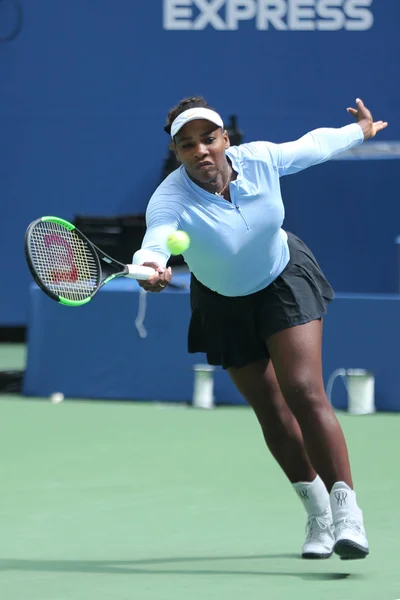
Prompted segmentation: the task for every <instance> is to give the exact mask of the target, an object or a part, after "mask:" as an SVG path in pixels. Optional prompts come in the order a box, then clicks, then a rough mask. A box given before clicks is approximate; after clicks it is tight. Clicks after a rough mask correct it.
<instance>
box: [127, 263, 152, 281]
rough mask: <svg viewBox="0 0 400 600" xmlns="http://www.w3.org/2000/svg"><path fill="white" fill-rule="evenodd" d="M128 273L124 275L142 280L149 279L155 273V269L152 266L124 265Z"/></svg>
mask: <svg viewBox="0 0 400 600" xmlns="http://www.w3.org/2000/svg"><path fill="white" fill-rule="evenodd" d="M126 268H127V269H128V273H127V274H126V277H129V278H130V279H140V280H142V281H144V280H146V279H149V278H150V277H152V276H153V275H154V274H155V270H154V269H152V267H142V266H140V265H126Z"/></svg>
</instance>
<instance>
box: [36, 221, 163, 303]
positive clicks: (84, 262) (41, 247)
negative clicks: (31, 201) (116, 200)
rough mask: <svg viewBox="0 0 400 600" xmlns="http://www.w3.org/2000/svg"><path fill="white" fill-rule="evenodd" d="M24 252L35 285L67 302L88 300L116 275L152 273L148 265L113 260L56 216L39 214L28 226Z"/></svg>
mask: <svg viewBox="0 0 400 600" xmlns="http://www.w3.org/2000/svg"><path fill="white" fill-rule="evenodd" d="M25 256H26V260H27V262H28V266H29V269H30V272H31V274H32V276H33V279H34V280H35V281H36V283H37V284H38V286H39V287H40V288H41V289H42V290H43V291H44V292H45V294H47V295H48V296H50V298H52V299H53V300H56V301H57V302H60V303H61V304H65V305H66V306H82V305H83V304H86V303H87V302H90V300H91V299H92V298H93V296H94V295H95V294H96V293H97V292H98V291H99V289H100V288H102V287H103V285H105V284H106V283H108V282H109V281H111V280H112V279H115V278H116V277H126V276H128V277H130V278H132V279H141V280H145V279H149V277H151V276H152V275H154V274H155V271H154V269H152V268H151V267H141V266H138V265H123V264H122V263H120V262H119V261H117V260H114V259H113V258H111V257H110V256H108V255H107V254H106V253H105V252H103V251H102V250H100V248H98V247H97V246H95V245H94V244H93V243H92V242H91V241H90V240H88V239H87V237H86V236H85V235H83V233H82V232H81V231H79V230H78V229H77V228H76V227H75V225H73V224H72V223H69V222H68V221H65V220H64V219H60V218H58V217H42V218H41V219H37V220H36V221H33V222H32V223H31V224H30V225H29V226H28V228H27V230H26V233H25ZM103 268H104V269H105V270H106V273H104V272H103ZM110 271H111V274H110Z"/></svg>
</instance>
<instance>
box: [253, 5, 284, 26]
mask: <svg viewBox="0 0 400 600" xmlns="http://www.w3.org/2000/svg"><path fill="white" fill-rule="evenodd" d="M286 11H287V6H286V2H285V1H284V0H274V1H270V0H259V2H258V13H257V20H256V27H257V29H261V30H264V29H269V23H271V25H272V27H274V29H278V30H280V31H284V30H285V29H287V25H286V23H285V21H284V20H283V19H284V17H285V16H286Z"/></svg>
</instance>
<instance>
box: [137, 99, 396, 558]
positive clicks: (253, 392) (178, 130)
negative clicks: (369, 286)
mask: <svg viewBox="0 0 400 600" xmlns="http://www.w3.org/2000/svg"><path fill="white" fill-rule="evenodd" d="M347 110H348V112H349V113H350V114H351V115H352V116H353V117H354V118H355V120H356V123H353V124H350V125H345V126H344V127H342V128H338V129H334V128H323V129H316V130H314V131H311V132H309V133H307V134H306V135H304V136H303V137H302V138H300V139H298V140H296V141H293V142H288V143H283V144H273V143H270V142H262V141H261V142H253V143H247V144H242V145H240V146H236V147H230V143H229V137H228V135H227V133H226V131H225V129H224V125H223V121H222V118H221V116H220V115H219V114H218V113H217V112H216V111H215V110H213V109H212V108H210V107H209V106H208V104H207V102H206V101H205V100H204V99H203V98H201V97H191V98H186V99H184V100H182V101H181V102H179V104H178V105H177V106H176V107H175V108H173V109H172V110H171V111H170V113H169V115H168V119H167V125H166V127H165V130H166V132H167V133H168V134H169V135H170V136H171V143H172V146H173V149H174V150H175V152H176V156H177V158H178V159H179V161H180V163H181V166H180V167H179V168H178V169H177V170H175V171H174V172H173V173H171V174H170V175H169V176H168V177H167V178H166V179H165V180H164V181H163V182H162V183H161V184H160V185H159V187H158V188H157V189H156V191H155V192H154V194H153V196H152V198H151V199H150V202H149V204H148V207H147V212H146V220H147V231H146V235H145V237H144V240H143V244H142V248H141V249H140V250H139V251H138V252H136V253H135V256H134V262H135V263H136V264H141V265H146V266H151V267H153V268H155V269H156V274H155V275H154V276H153V277H152V278H151V279H149V280H148V281H145V282H140V285H141V286H142V287H143V288H144V289H145V290H147V291H152V292H160V291H161V290H162V289H163V288H164V287H165V286H166V285H167V284H168V282H169V281H170V279H171V270H170V269H169V268H166V264H167V261H168V259H169V252H168V250H167V248H166V239H167V237H168V235H169V234H170V233H172V232H173V231H175V230H178V229H180V230H184V231H186V232H187V233H188V234H189V236H190V239H191V244H190V248H189V249H188V250H187V252H185V255H184V257H185V261H186V263H187V264H188V266H189V269H190V271H191V308H192V317H191V321H190V326H189V340H188V347H189V352H205V353H206V355H207V359H208V361H209V363H210V364H212V365H222V366H223V368H224V369H226V370H227V372H228V373H229V375H230V377H231V379H232V381H233V383H234V384H235V386H236V387H237V389H238V390H239V391H240V392H241V394H242V395H243V396H244V398H245V399H246V400H247V402H248V403H249V404H250V406H251V407H252V408H253V410H254V412H255V414H256V416H257V418H258V421H259V423H260V426H261V429H262V432H263V435H264V438H265V441H266V443H267V446H268V448H269V449H270V451H271V453H272V454H273V456H274V457H275V459H276V460H277V462H278V463H279V465H280V466H281V468H282V470H283V471H284V473H285V474H286V476H287V478H288V479H289V481H290V482H291V484H292V486H293V488H294V490H295V492H296V493H297V494H298V496H299V497H300V499H301V501H302V503H303V504H304V507H305V509H306V512H307V515H308V520H307V537H306V541H305V543H304V545H303V548H302V556H303V557H304V558H328V557H329V556H331V555H332V553H333V552H335V553H336V554H338V555H339V556H340V557H341V558H342V559H356V558H364V557H365V556H367V554H368V553H369V547H368V541H367V537H366V533H365V529H364V523H363V513H362V511H361V509H360V508H359V506H358V503H357V500H356V494H355V492H354V487H353V480H352V474H351V470H350V463H349V456H348V451H347V446H346V442H345V438H344V435H343V432H342V429H341V427H340V424H339V422H338V420H337V418H336V416H335V414H334V412H333V410H332V407H331V405H330V403H329V401H328V399H327V397H326V394H325V389H324V383H323V378H322V365H321V340H322V319H323V316H324V314H325V313H326V310H327V305H328V303H329V302H330V301H331V300H332V299H333V291H332V288H331V286H330V285H329V283H328V281H327V280H326V279H325V277H324V275H323V273H322V271H321V269H320V267H319V265H318V263H317V261H316V259H315V258H314V256H313V254H312V253H311V251H310V250H309V248H308V247H307V246H306V245H305V244H304V243H303V242H302V241H301V240H300V239H299V238H298V237H296V236H295V235H293V234H292V233H288V232H286V231H285V230H284V229H283V228H282V225H283V220H284V206H283V203H282V198H281V192H280V184H279V179H280V177H282V176H284V175H290V174H292V173H297V172H298V171H301V170H302V169H306V168H307V167H310V166H312V165H316V164H318V163H322V162H324V161H327V160H329V159H330V158H331V157H332V156H335V155H337V154H339V153H340V152H343V151H344V150H348V149H349V148H352V147H354V146H357V145H359V144H361V143H362V142H363V141H364V140H367V139H369V138H372V137H374V136H375V135H376V134H377V133H378V132H379V131H381V130H382V129H384V128H385V127H387V123H386V122H383V121H378V122H374V121H373V119H372V116H371V113H370V111H369V110H368V109H367V108H366V107H365V106H364V104H363V102H362V101H361V100H360V99H357V101H356V108H348V109H347Z"/></svg>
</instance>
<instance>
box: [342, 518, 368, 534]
mask: <svg viewBox="0 0 400 600" xmlns="http://www.w3.org/2000/svg"><path fill="white" fill-rule="evenodd" d="M342 529H351V530H352V531H355V533H358V534H362V535H364V527H363V524H362V522H361V521H358V520H357V519H354V518H352V517H345V518H344V519H341V520H340V521H339V522H338V523H337V524H335V530H336V532H338V531H341V530H342Z"/></svg>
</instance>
